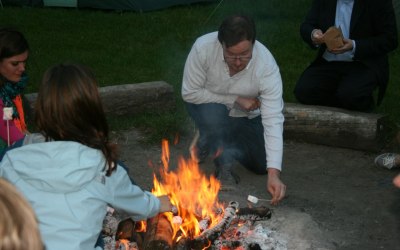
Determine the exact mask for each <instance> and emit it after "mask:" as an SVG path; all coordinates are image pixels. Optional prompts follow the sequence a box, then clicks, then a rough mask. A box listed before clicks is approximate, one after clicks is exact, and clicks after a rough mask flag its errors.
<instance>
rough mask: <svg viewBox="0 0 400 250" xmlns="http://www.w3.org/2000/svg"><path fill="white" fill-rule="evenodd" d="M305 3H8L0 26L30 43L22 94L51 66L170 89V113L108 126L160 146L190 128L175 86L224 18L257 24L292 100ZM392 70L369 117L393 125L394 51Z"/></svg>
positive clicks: (309, 55) (398, 62)
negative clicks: (67, 65) (73, 66)
mask: <svg viewBox="0 0 400 250" xmlns="http://www.w3.org/2000/svg"><path fill="white" fill-rule="evenodd" d="M310 4H311V0H297V1H293V0H268V1H266V0H252V1H248V0H225V1H222V2H219V1H218V2H215V3H212V4H210V3H207V4H193V5H185V6H178V7H174V8H168V9H164V10H160V11H152V12H144V13H138V12H133V11H132V12H129V11H125V12H120V11H101V10H93V9H75V8H31V7H18V6H7V5H6V6H5V7H4V9H0V23H1V26H13V27H16V28H17V29H19V30H20V31H22V32H23V33H24V34H25V35H26V37H27V39H28V42H29V43H30V47H31V54H30V58H29V62H28V74H29V76H30V81H29V86H28V88H27V92H36V91H37V88H38V84H39V82H40V79H41V76H42V74H43V72H44V71H45V70H46V69H47V68H48V67H49V66H51V65H53V64H56V63H59V62H65V61H72V62H79V63H83V64H86V65H89V66H90V67H92V68H93V69H94V71H95V72H96V75H97V78H98V80H99V82H100V84H101V86H106V85H116V84H124V83H140V82H147V81H156V80H163V81H166V82H168V83H170V84H171V85H173V86H174V89H175V93H176V98H177V100H178V108H177V110H176V112H175V113H172V114H171V113H169V114H157V113H152V114H144V115H141V116H137V117H126V118H123V119H122V118H120V119H113V118H112V119H111V118H110V121H111V124H112V127H113V128H127V127H131V126H136V127H142V128H146V129H147V131H148V132H151V134H152V136H153V139H155V140H157V141H159V140H160V138H161V137H166V138H171V136H174V135H175V134H176V133H177V132H182V131H183V128H184V127H185V126H186V125H187V123H188V122H189V121H188V119H187V115H186V112H185V110H184V108H183V107H182V101H181V97H180V86H181V79H182V71H183V66H184V63H185V59H186V56H187V54H188V52H189V50H190V48H191V46H192V44H193V42H194V40H195V39H196V38H197V37H198V36H200V35H202V34H204V33H207V32H211V31H215V30H216V29H217V28H218V26H219V24H220V22H221V21H222V19H223V18H224V17H226V16H227V15H229V14H233V13H245V14H248V15H251V16H252V17H253V18H254V19H255V21H256V25H257V32H258V40H259V41H260V42H262V43H263V44H265V45H266V46H267V47H268V48H269V49H270V51H271V52H272V54H273V55H274V56H275V59H276V60H277V62H278V64H279V66H280V69H281V73H282V78H283V82H284V99H285V101H286V102H295V99H294V96H293V94H292V91H293V88H294V85H295V82H296V80H297V78H298V76H299V75H300V74H301V72H302V71H303V70H304V68H305V67H306V66H307V65H308V63H309V62H310V61H311V60H312V59H313V58H314V56H315V53H316V51H312V50H311V49H309V48H308V46H307V45H306V44H305V43H304V42H303V41H302V40H301V39H300V35H299V25H300V23H301V21H302V19H303V17H304V15H305V13H306V11H307V9H308V7H309V6H310ZM390 64H391V75H390V83H389V87H388V90H387V94H386V96H385V99H384V101H383V104H382V105H381V106H380V107H378V108H376V110H375V111H374V112H380V113H386V114H389V116H390V119H391V120H392V121H393V122H394V124H396V125H397V126H398V125H400V114H399V104H398V100H399V99H400V88H399V83H400V73H399V70H398V69H399V68H400V52H399V49H397V50H396V51H394V52H392V53H391V54H390ZM182 125H185V126H182Z"/></svg>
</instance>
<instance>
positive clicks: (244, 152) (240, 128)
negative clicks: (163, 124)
mask: <svg viewBox="0 0 400 250" xmlns="http://www.w3.org/2000/svg"><path fill="white" fill-rule="evenodd" d="M186 108H187V110H188V113H189V115H190V117H191V118H192V119H193V120H194V122H195V124H196V127H197V128H198V129H199V132H200V138H199V141H198V144H197V146H198V147H199V148H200V149H208V150H209V151H210V153H211V154H212V155H215V154H216V153H217V151H218V150H219V151H221V152H222V153H221V154H220V155H218V156H217V157H216V158H215V160H214V162H215V164H216V165H221V166H223V165H226V164H233V162H234V161H235V160H237V161H238V162H240V163H241V164H242V165H243V166H244V167H246V168H247V169H249V170H251V171H253V172H254V173H256V174H266V173H267V172H266V169H267V163H266V153H265V143H264V127H263V125H262V122H261V116H258V117H255V118H253V119H248V118H247V117H230V116H229V110H228V109H227V107H226V106H225V105H223V104H218V103H205V104H192V103H186Z"/></svg>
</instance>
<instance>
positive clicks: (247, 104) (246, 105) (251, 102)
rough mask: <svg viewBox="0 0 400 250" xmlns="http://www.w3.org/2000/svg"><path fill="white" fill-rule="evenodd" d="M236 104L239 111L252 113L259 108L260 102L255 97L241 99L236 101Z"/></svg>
mask: <svg viewBox="0 0 400 250" xmlns="http://www.w3.org/2000/svg"><path fill="white" fill-rule="evenodd" d="M236 104H237V105H239V108H240V109H243V110H246V111H252V110H255V109H258V108H260V106H261V102H260V100H259V99H258V98H257V97H241V96H239V97H238V98H237V99H236Z"/></svg>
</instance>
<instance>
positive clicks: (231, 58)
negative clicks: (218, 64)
mask: <svg viewBox="0 0 400 250" xmlns="http://www.w3.org/2000/svg"><path fill="white" fill-rule="evenodd" d="M224 58H225V61H227V62H236V60H239V61H241V62H248V61H250V59H251V56H224Z"/></svg>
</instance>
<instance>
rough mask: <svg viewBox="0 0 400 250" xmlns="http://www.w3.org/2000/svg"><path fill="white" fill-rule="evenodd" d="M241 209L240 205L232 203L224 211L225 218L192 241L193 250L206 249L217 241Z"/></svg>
mask: <svg viewBox="0 0 400 250" xmlns="http://www.w3.org/2000/svg"><path fill="white" fill-rule="evenodd" d="M238 208H239V203H238V202H236V201H231V202H230V203H229V205H228V207H227V208H226V209H225V211H224V216H223V218H222V219H221V221H220V222H218V224H217V225H215V226H214V227H212V228H209V229H206V230H204V231H203V232H202V233H201V234H200V235H199V236H198V237H196V238H194V240H193V241H192V249H204V248H205V247H207V246H209V245H210V242H212V241H214V240H215V239H217V238H218V237H219V236H220V235H221V234H222V233H223V232H224V231H225V229H226V228H228V227H229V226H230V224H231V222H232V220H233V219H234V218H235V215H236V210H237V209H238Z"/></svg>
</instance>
